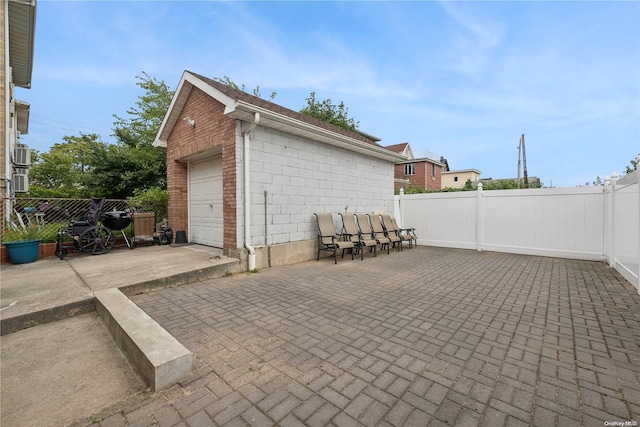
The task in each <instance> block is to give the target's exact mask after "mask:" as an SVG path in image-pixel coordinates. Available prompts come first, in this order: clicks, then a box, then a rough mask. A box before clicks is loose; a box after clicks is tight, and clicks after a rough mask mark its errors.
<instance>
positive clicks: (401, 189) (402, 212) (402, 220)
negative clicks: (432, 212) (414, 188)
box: [399, 188, 417, 243]
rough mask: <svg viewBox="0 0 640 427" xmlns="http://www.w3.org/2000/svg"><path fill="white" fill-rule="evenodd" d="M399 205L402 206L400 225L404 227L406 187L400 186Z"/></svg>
mask: <svg viewBox="0 0 640 427" xmlns="http://www.w3.org/2000/svg"><path fill="white" fill-rule="evenodd" d="M399 206H400V227H404V188H400V202H399ZM416 243H417V242H416Z"/></svg>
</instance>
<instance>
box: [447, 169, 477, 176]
mask: <svg viewBox="0 0 640 427" xmlns="http://www.w3.org/2000/svg"><path fill="white" fill-rule="evenodd" d="M469 172H474V173H477V174H478V175H481V174H482V172H480V171H479V170H478V169H458V170H455V171H446V172H442V174H443V175H444V174H455V173H469Z"/></svg>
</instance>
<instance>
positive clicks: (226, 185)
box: [167, 88, 237, 249]
mask: <svg viewBox="0 0 640 427" xmlns="http://www.w3.org/2000/svg"><path fill="white" fill-rule="evenodd" d="M223 112H224V106H223V105H222V104H220V103H219V102H217V101H215V100H214V99H212V98H211V97H210V96H208V95H206V94H205V93H204V92H202V91H200V90H199V89H197V88H193V90H192V91H191V93H190V95H189V97H188V99H187V101H186V103H185V106H184V108H183V109H182V112H181V113H180V119H179V120H178V121H177V123H176V124H175V126H174V128H173V131H172V132H171V135H170V136H169V138H168V140H167V177H168V182H167V189H168V193H169V202H168V216H169V218H168V219H169V224H170V225H171V227H172V228H173V229H174V230H187V229H188V228H187V227H188V223H189V218H188V193H187V190H188V182H187V163H186V161H184V158H185V157H187V156H192V155H198V154H202V155H206V153H208V152H211V153H214V152H218V153H221V155H222V169H223V182H222V185H223V192H224V196H223V198H224V202H223V211H224V241H223V245H224V247H225V248H227V249H228V248H236V247H237V239H236V233H237V232H236V199H237V198H236V120H234V119H230V118H228V117H225V116H224V115H223ZM186 116H189V117H190V118H192V119H193V120H195V123H196V124H195V126H194V127H191V126H188V125H187V124H186V123H184V122H183V120H182V119H183V118H184V117H186ZM214 150H215V151H214Z"/></svg>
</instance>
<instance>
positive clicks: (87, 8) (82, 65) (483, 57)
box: [17, 0, 640, 186]
mask: <svg viewBox="0 0 640 427" xmlns="http://www.w3.org/2000/svg"><path fill="white" fill-rule="evenodd" d="M37 7H38V9H37V17H36V44H35V58H34V72H33V79H32V88H31V89H29V90H18V91H17V97H18V98H19V99H21V100H24V101H26V102H29V103H30V104H31V116H30V125H29V134H28V135H25V136H24V137H23V142H24V143H26V144H28V145H29V146H30V147H32V148H34V149H36V150H39V151H47V150H48V149H49V147H50V146H51V145H53V144H54V143H56V142H60V141H61V140H62V137H63V136H65V135H79V134H80V132H83V133H98V134H100V135H101V138H102V140H103V141H107V142H113V141H114V138H113V137H112V136H111V134H112V127H113V122H114V118H113V115H114V114H117V115H119V116H121V117H127V115H126V111H127V109H129V108H130V107H133V106H134V105H135V102H136V101H137V99H138V96H140V95H142V91H141V90H140V89H139V88H138V86H136V81H137V80H136V78H135V77H136V76H138V75H141V73H142V71H145V72H146V73H148V74H149V75H150V76H152V77H155V78H157V79H159V80H163V81H165V82H166V83H167V84H168V85H169V86H170V87H171V88H172V89H174V88H175V87H176V85H177V83H178V81H179V79H180V76H181V75H182V72H183V71H184V70H190V71H193V72H196V73H199V74H202V75H205V76H209V77H223V76H229V77H230V78H231V79H232V80H233V81H235V82H236V83H238V84H244V85H246V88H247V89H249V91H250V90H252V89H253V88H254V87H255V86H258V85H259V86H260V88H261V92H262V96H263V97H264V98H268V96H269V94H270V93H271V91H274V90H275V91H276V92H277V96H276V97H275V99H274V102H276V103H278V104H280V105H282V106H285V107H287V108H291V109H293V110H299V109H301V108H302V107H304V105H305V99H306V98H307V97H308V96H309V93H310V92H312V91H315V92H316V98H317V99H327V98H330V99H331V100H332V101H333V102H334V103H336V104H337V103H339V102H340V101H343V102H344V103H345V105H346V106H347V107H348V108H349V114H350V115H351V116H352V117H354V118H355V119H356V120H357V121H359V124H360V130H362V131H364V132H367V133H369V134H372V135H375V136H377V137H379V138H381V139H382V141H381V144H382V145H391V144H397V143H401V142H409V143H410V144H411V147H412V149H413V151H414V154H416V155H418V156H427V157H432V158H435V159H439V158H440V156H444V157H446V158H447V159H448V161H449V164H450V166H451V167H452V169H469V168H474V169H479V170H480V171H482V177H483V178H488V177H492V178H506V177H515V176H516V174H517V161H518V150H517V147H518V140H519V138H520V135H521V134H522V133H525V135H526V144H527V145H526V149H527V166H528V172H529V175H530V176H538V177H540V178H541V179H542V182H543V183H544V185H546V186H550V185H553V186H576V185H583V184H584V183H585V182H592V181H594V180H595V178H596V176H600V177H602V178H604V176H605V175H610V174H611V173H612V172H613V171H617V172H619V173H620V172H623V171H624V167H625V166H626V165H628V164H629V161H630V160H631V159H632V158H635V156H636V155H637V154H638V153H639V152H640V2H635V1H630V2H624V1H621V2H568V1H567V2H523V1H517V2H515V1H514V2H497V1H496V2H432V1H423V2H418V1H415V2H414V1H407V2H396V1H394V2H391V1H389V2H385V1H380V2H362V1H357V2H253V1H246V2H221V1H220V2H218V1H200V2H184V1H158V2H142V1H140V2H136V1H117V2H116V1H110V2H106V1H105V2H95V1H51V0H39V1H38V6H37Z"/></svg>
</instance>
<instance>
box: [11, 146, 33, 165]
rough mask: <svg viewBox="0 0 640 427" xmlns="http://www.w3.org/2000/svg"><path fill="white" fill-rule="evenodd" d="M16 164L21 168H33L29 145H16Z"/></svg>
mask: <svg viewBox="0 0 640 427" xmlns="http://www.w3.org/2000/svg"><path fill="white" fill-rule="evenodd" d="M14 163H15V164H16V165H20V166H31V150H29V146H28V145H26V144H17V145H16V156H15V161H14Z"/></svg>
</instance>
